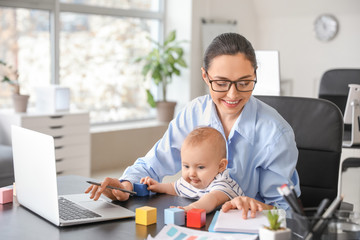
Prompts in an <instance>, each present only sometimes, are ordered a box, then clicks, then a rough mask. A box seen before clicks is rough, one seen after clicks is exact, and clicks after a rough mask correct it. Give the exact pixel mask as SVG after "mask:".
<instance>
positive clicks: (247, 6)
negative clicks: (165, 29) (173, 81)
mask: <svg viewBox="0 0 360 240" xmlns="http://www.w3.org/2000/svg"><path fill="white" fill-rule="evenodd" d="M175 1H176V0H175ZM202 18H205V19H206V20H209V19H213V20H231V21H233V20H236V21H237V28H238V32H239V33H241V34H243V35H244V36H246V37H247V38H248V39H249V40H250V41H253V42H256V30H255V29H254V27H253V25H256V22H257V20H256V16H255V10H254V5H253V3H252V1H251V0H226V1H224V0H193V1H192V24H191V26H192V31H191V43H192V45H191V63H192V64H191V84H190V97H191V99H193V98H195V97H197V96H201V95H204V94H206V93H207V89H206V85H205V83H204V82H203V80H202V78H201V70H200V68H201V67H202V65H203V63H202V61H203V52H202V44H201V43H202V37H201V34H202V31H201V19H202ZM244 19H245V20H244ZM249 23H250V24H249Z"/></svg>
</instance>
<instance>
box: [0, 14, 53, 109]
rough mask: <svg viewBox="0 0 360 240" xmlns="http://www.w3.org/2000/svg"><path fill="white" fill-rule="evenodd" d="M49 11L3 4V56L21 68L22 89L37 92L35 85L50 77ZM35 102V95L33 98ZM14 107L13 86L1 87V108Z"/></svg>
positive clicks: (0, 32) (0, 55)
mask: <svg viewBox="0 0 360 240" xmlns="http://www.w3.org/2000/svg"><path fill="white" fill-rule="evenodd" d="M49 15H50V13H49V12H48V11H41V10H30V9H23V8H16V9H15V8H2V7H0V59H1V60H3V61H5V62H6V63H7V64H9V65H11V66H12V67H13V68H14V69H18V72H19V79H18V80H19V82H20V83H21V89H20V91H21V93H23V94H30V95H31V96H34V95H35V92H34V87H33V86H36V85H42V84H46V83H49V80H50V33H49ZM29 101H30V103H29V104H30V106H34V104H35V100H34V98H33V97H31V98H30V99H29ZM10 107H12V102H11V89H10V88H9V86H8V85H6V84H1V88H0V108H10Z"/></svg>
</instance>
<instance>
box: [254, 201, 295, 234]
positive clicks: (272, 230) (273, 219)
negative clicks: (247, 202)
mask: <svg viewBox="0 0 360 240" xmlns="http://www.w3.org/2000/svg"><path fill="white" fill-rule="evenodd" d="M265 214H266V217H267V219H268V221H269V225H270V226H264V227H262V228H260V229H259V238H260V240H289V239H291V230H290V229H289V228H284V227H282V226H281V222H282V221H283V220H284V219H281V220H280V219H279V217H280V215H279V210H278V209H276V208H275V209H273V210H268V211H267V212H266V213H265Z"/></svg>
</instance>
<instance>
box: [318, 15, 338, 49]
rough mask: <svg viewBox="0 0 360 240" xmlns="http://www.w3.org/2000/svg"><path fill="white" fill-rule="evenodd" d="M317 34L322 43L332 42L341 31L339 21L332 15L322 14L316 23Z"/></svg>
mask: <svg viewBox="0 0 360 240" xmlns="http://www.w3.org/2000/svg"><path fill="white" fill-rule="evenodd" d="M314 28H315V34H316V37H317V38H318V39H319V40H320V41H324V42H327V41H330V40H331V39H333V38H334V37H335V36H336V34H337V33H338V31H339V22H338V20H337V19H336V18H335V17H334V16H333V15H330V14H322V15H320V16H319V17H318V18H316V20H315V22H314Z"/></svg>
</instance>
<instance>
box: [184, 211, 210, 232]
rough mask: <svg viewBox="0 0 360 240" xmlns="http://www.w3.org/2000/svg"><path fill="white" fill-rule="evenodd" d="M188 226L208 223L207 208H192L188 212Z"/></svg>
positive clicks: (201, 225) (193, 226)
mask: <svg viewBox="0 0 360 240" xmlns="http://www.w3.org/2000/svg"><path fill="white" fill-rule="evenodd" d="M186 218H187V220H186V226H187V227H192V228H201V227H203V226H204V225H205V223H206V211H205V209H197V208H193V209H190V210H189V211H188V212H187V213H186Z"/></svg>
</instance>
